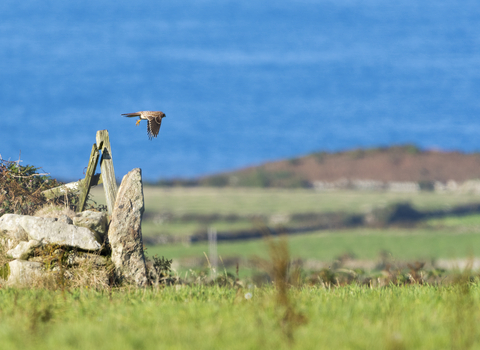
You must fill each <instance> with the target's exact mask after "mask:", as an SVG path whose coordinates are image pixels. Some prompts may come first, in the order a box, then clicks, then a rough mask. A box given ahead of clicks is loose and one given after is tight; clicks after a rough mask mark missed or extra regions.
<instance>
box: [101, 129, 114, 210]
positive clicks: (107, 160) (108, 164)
mask: <svg viewBox="0 0 480 350" xmlns="http://www.w3.org/2000/svg"><path fill="white" fill-rule="evenodd" d="M97 147H98V149H99V150H101V151H102V159H101V160H100V169H101V171H102V180H103V189H104V190H105V197H106V199H107V208H108V214H110V215H111V214H112V211H113V206H114V205H115V199H116V197H117V182H116V180H115V170H114V169H113V160H112V149H111V148H110V138H109V137H108V131H107V130H98V131H97Z"/></svg>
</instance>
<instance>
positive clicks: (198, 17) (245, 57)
mask: <svg viewBox="0 0 480 350" xmlns="http://www.w3.org/2000/svg"><path fill="white" fill-rule="evenodd" d="M0 15H1V18H2V20H1V21H0V107H1V112H2V115H1V117H0V155H1V156H2V158H3V159H10V160H17V159H18V158H19V157H20V158H21V159H22V160H23V164H24V165H25V164H33V165H36V166H41V167H43V170H44V171H45V172H48V173H50V174H51V176H53V177H55V178H59V179H62V180H77V179H79V178H82V177H83V176H84V175H83V174H84V170H85V167H86V166H87V163H88V158H89V155H90V151H91V147H92V144H93V143H94V142H95V134H96V131H97V130H101V129H107V130H108V131H109V134H110V141H111V144H112V156H113V162H114V165H115V170H116V175H117V178H119V179H121V177H122V176H123V175H124V174H126V173H127V172H128V171H129V170H131V169H133V168H135V167H140V168H142V171H143V176H144V178H145V179H147V180H150V181H155V180H158V179H161V178H173V177H183V178H186V177H195V176H200V175H205V174H212V173H215V172H221V171H227V170H232V169H237V168H241V167H246V166H250V165H255V164H259V163H262V162H265V161H269V160H276V159H281V158H285V157H296V156H299V155H304V154H308V153H311V152H315V151H322V150H325V151H337V150H344V149H349V148H355V147H376V146H386V145H391V144H403V143H414V144H417V145H418V146H420V147H422V148H425V149H431V148H435V149H443V150H459V151H464V152H473V151H479V150H480V25H479V24H480V2H478V1H472V0H465V1H461V2H459V1H453V0H444V1H438V0H436V1H433V0H432V1H427V0H400V1H385V0H361V1H360V0H358V1H357V0H334V1H333V0H318V1H315V0H295V1H293V0H292V1H286V0H275V1H273V0H262V1H259V0H243V1H233V0H232V1H230V0H185V1H179V0H177V1H153V0H136V1H131V0H129V1H126V0H116V1H107V0H84V1H81V2H80V1H64V0H43V1H35V0H23V1H18V0H2V1H1V2H0ZM139 110H161V111H163V112H165V113H166V115H167V118H165V119H164V121H163V124H162V127H161V130H160V134H159V137H158V138H157V139H154V140H152V141H150V140H148V138H147V133H146V129H147V126H146V122H144V121H143V122H142V123H141V124H140V125H139V126H137V127H136V126H135V120H133V119H130V118H124V117H122V116H121V115H120V114H121V113H128V112H136V111H139Z"/></svg>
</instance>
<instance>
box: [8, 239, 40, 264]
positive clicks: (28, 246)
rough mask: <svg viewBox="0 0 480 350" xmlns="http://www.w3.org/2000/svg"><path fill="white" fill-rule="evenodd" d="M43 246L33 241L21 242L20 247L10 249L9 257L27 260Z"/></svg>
mask: <svg viewBox="0 0 480 350" xmlns="http://www.w3.org/2000/svg"><path fill="white" fill-rule="evenodd" d="M41 245H42V243H41V242H39V241H37V240H35V239H32V240H31V241H28V242H23V241H22V242H20V243H18V245H17V246H16V247H15V248H13V249H10V250H9V251H8V252H7V257H10V258H14V259H21V260H27V259H28V258H29V257H30V256H32V255H33V252H34V250H35V248H37V247H40V246H41Z"/></svg>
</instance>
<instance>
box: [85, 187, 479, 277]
mask: <svg viewBox="0 0 480 350" xmlns="http://www.w3.org/2000/svg"><path fill="white" fill-rule="evenodd" d="M93 193H94V198H96V199H98V200H99V202H101V201H102V192H101V188H97V189H94V192H93ZM144 194H145V206H146V211H147V212H149V213H161V212H169V213H174V214H177V215H181V214H185V213H194V214H215V213H220V214H240V215H246V214H263V215H272V214H286V215H288V214H295V213H308V212H336V211H344V212H349V213H365V212H366V211H368V210H369V209H371V208H375V207H378V206H382V205H386V204H390V203H396V202H402V201H408V202H410V203H412V205H413V206H414V207H416V208H417V209H421V210H428V209H445V208H450V207H452V206H456V205H460V204H467V203H478V202H479V201H480V196H476V195H472V194H459V193H443V194H438V193H434V192H420V193H391V192H367V191H335V192H315V191H312V190H307V189H293V190H287V189H259V188H248V189H238V188H226V189H218V188H202V187H196V188H158V187H145V189H144ZM258 225H259V224H258V222H253V221H249V220H240V221H237V222H233V223H232V222H225V221H216V222H211V223H209V224H208V226H210V227H213V228H215V229H217V230H218V231H227V230H239V229H251V228H254V227H257V228H258ZM206 229H207V224H205V223H198V222H167V223H161V224H160V223H157V222H155V221H154V220H145V221H144V222H143V224H142V231H143V234H144V235H145V236H156V235H162V234H163V235H176V236H186V235H191V234H193V233H195V232H196V231H198V230H206ZM479 233H480V215H470V216H465V217H446V218H441V219H432V220H428V221H426V222H425V223H424V224H422V225H421V226H419V227H415V228H389V229H372V228H361V229H343V230H335V231H318V232H311V233H308V234H302V235H292V236H289V237H288V243H289V249H290V254H291V257H292V258H295V259H296V258H300V259H303V260H307V259H315V260H319V261H326V262H328V261H332V260H333V259H335V258H337V257H338V256H340V255H343V254H345V253H350V254H353V255H354V256H355V257H356V258H357V259H368V260H377V259H378V258H379V256H380V254H381V253H384V252H388V253H389V254H391V257H392V258H393V259H398V260H431V259H440V258H445V259H447V258H448V259H454V258H467V257H474V256H480V251H479V248H478V247H480V234H479ZM208 249H209V248H208V244H206V243H198V244H191V245H184V244H172V245H162V246H149V247H148V254H149V255H150V256H153V255H155V254H157V255H159V256H165V257H167V258H170V259H174V261H175V260H177V262H178V261H179V260H180V259H184V258H197V259H204V254H205V253H206V254H207V255H208V253H209V250H208ZM266 252H267V249H266V246H265V242H264V241H263V240H261V239H260V240H250V241H236V242H220V243H219V244H218V254H219V255H220V256H221V257H222V258H224V259H228V258H230V257H240V258H242V259H243V260H247V259H249V258H250V257H252V256H260V257H265V256H266V254H267V253H266ZM205 263H206V259H205ZM177 266H178V265H177ZM180 270H182V269H181V268H180ZM182 271H183V270H182Z"/></svg>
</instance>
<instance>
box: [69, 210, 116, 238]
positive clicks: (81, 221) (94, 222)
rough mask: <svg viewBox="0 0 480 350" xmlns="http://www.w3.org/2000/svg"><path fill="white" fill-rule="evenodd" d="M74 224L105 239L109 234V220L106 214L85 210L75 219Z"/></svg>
mask: <svg viewBox="0 0 480 350" xmlns="http://www.w3.org/2000/svg"><path fill="white" fill-rule="evenodd" d="M73 224H74V225H75V226H80V227H86V228H88V229H90V230H92V231H93V232H95V233H97V234H98V235H99V236H100V237H101V238H102V239H103V237H105V235H106V234H107V225H108V218H107V214H106V213H102V212H97V211H91V210H85V211H82V212H81V213H78V214H77V215H76V216H74V217H73Z"/></svg>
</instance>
